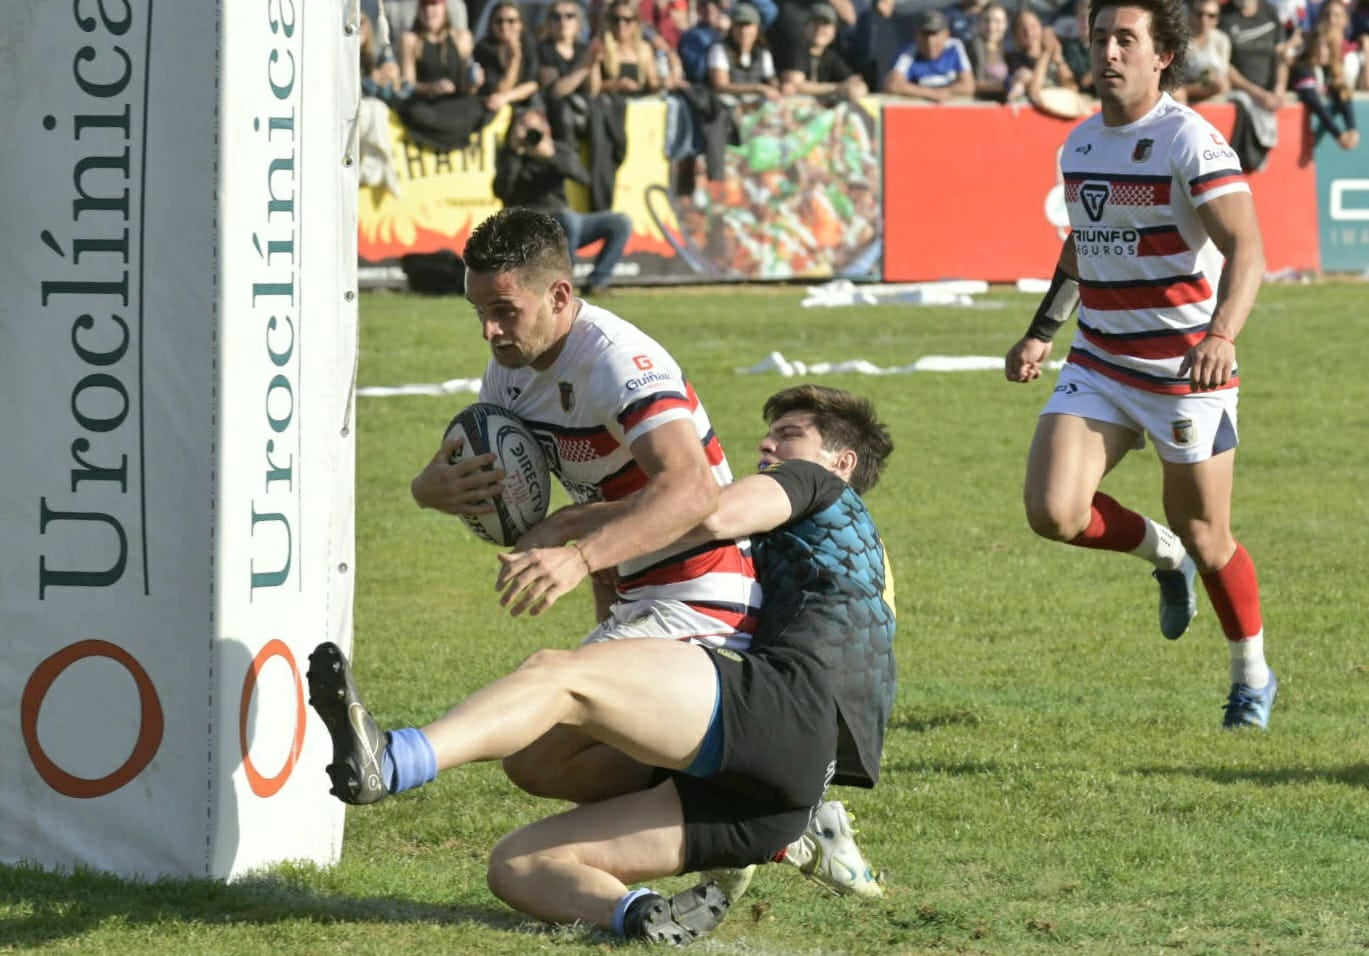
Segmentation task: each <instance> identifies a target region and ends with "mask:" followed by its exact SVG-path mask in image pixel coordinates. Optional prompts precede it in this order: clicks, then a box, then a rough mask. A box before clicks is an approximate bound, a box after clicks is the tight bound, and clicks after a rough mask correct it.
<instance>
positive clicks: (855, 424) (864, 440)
mask: <svg viewBox="0 0 1369 956" xmlns="http://www.w3.org/2000/svg"><path fill="white" fill-rule="evenodd" d="M791 412H810V413H812V415H813V426H814V427H815V428H817V430H818V434H819V435H821V436H822V447H823V448H824V449H825V450H827V451H829V452H833V453H840V452H843V451H847V450H848V449H849V450H850V451H853V452H855V453H856V467H855V470H854V471H852V472H851V487H852V488H854V489H856V491H857V492H859V493H860V494H862V495H863V494H865V493H866V492H867V491H869V490H870V489H871V488H873V487H874V486H875V483H876V482H878V481H879V476H880V473H881V472H883V471H884V460H885V459H886V458H888V457H889V455H890V453H891V452H892V451H893V450H894V441H893V439H892V438H890V437H889V429H888V428H886V427H884V423H883V422H881V421H880V420H879V418H878V417H876V415H875V405H874V403H873V402H871V401H870V400H869V399H866V398H861V397H860V396H859V395H855V394H852V393H851V392H848V391H845V390H844V389H840V388H828V387H826V386H824V385H795V386H794V387H793V388H786V389H784V390H783V391H781V392H776V393H775V394H774V395H771V396H770V397H769V398H768V399H766V400H765V409H764V411H763V412H762V414H763V416H764V417H765V421H766V424H768V425H773V424H774V423H775V420H776V419H778V418H783V417H784V416H785V415H788V414H790V413H791Z"/></svg>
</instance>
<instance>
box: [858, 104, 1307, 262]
mask: <svg viewBox="0 0 1369 956" xmlns="http://www.w3.org/2000/svg"><path fill="white" fill-rule="evenodd" d="M1199 112H1200V113H1202V114H1203V115H1204V116H1205V117H1206V118H1207V119H1208V120H1209V121H1211V122H1212V124H1213V125H1215V126H1216V127H1217V128H1218V129H1219V130H1221V131H1223V132H1224V133H1229V132H1230V130H1231V128H1232V126H1233V124H1234V122H1235V113H1234V108H1233V107H1231V106H1229V105H1222V106H1215V107H1210V108H1209V107H1202V108H1200V109H1199ZM883 118H884V130H885V133H884V158H885V167H884V169H885V173H884V182H885V209H884V211H885V215H884V222H885V227H884V236H885V249H884V278H885V280H886V281H890V282H916V281H925V280H934V279H983V280H986V281H989V282H1012V281H1015V280H1017V279H1020V278H1026V277H1038V278H1040V277H1046V276H1049V275H1050V274H1051V272H1052V270H1053V269H1054V267H1055V259H1056V256H1057V254H1058V253H1059V251H1060V242H1061V241H1063V239H1064V237H1065V235H1066V234H1067V233H1066V229H1067V225H1068V224H1067V221H1066V219H1065V209H1064V198H1063V187H1062V185H1061V182H1060V165H1059V151H1060V148H1061V146H1062V145H1063V144H1064V142H1065V137H1066V136H1067V135H1068V133H1069V131H1070V129H1071V124H1070V123H1067V122H1062V121H1060V120H1057V119H1051V118H1049V117H1046V116H1043V115H1041V114H1039V113H1037V112H1035V111H1034V110H1032V109H1030V108H1021V109H1019V108H1016V107H1004V106H998V105H990V104H985V105H966V106H930V107H927V106H919V105H915V104H889V105H887V106H886V107H885V109H884V117H883ZM1302 121H1303V119H1302V107H1300V106H1288V107H1285V108H1284V109H1283V110H1281V111H1280V113H1279V145H1278V146H1276V147H1275V148H1274V149H1273V150H1271V152H1270V154H1269V162H1268V164H1267V166H1266V167H1265V169H1264V170H1262V171H1261V172H1259V173H1256V174H1253V175H1252V176H1251V177H1250V186H1251V189H1252V190H1253V192H1254V195H1255V208H1256V211H1257V213H1258V214H1259V217H1260V224H1261V226H1262V227H1263V231H1264V243H1265V256H1266V259H1267V261H1268V267H1269V269H1270V271H1276V270H1280V269H1299V270H1302V269H1312V270H1315V269H1316V268H1317V262H1318V252H1317V196H1316V176H1315V172H1314V170H1313V168H1312V167H1311V166H1310V165H1309V166H1300V165H1299V164H1298V146H1299V143H1300V142H1301V139H1300V135H1301V124H1302Z"/></svg>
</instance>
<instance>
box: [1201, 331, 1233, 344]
mask: <svg viewBox="0 0 1369 956" xmlns="http://www.w3.org/2000/svg"><path fill="white" fill-rule="evenodd" d="M1207 337H1208V338H1210V339H1221V340H1222V341H1223V342H1230V343H1231V344H1232V345H1235V344H1236V340H1235V339H1233V338H1232V337H1231V336H1229V335H1223V334H1222V333H1220V332H1208V333H1207Z"/></svg>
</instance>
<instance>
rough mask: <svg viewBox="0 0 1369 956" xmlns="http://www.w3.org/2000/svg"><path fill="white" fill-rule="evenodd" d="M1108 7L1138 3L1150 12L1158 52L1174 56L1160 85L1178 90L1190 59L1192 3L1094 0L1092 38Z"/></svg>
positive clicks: (1154, 41) (1091, 16) (1159, 0)
mask: <svg viewBox="0 0 1369 956" xmlns="http://www.w3.org/2000/svg"><path fill="white" fill-rule="evenodd" d="M1106 7H1136V8H1137V9H1139V10H1145V11H1146V12H1147V13H1149V14H1150V39H1151V41H1152V42H1153V43H1154V44H1155V50H1156V52H1157V53H1172V54H1174V59H1172V60H1170V61H1169V66H1167V67H1165V68H1164V70H1163V71H1162V72H1161V73H1160V89H1161V90H1164V91H1165V92H1173V91H1174V90H1177V89H1178V88H1179V87H1180V86H1181V85H1182V84H1183V81H1184V66H1185V61H1186V60H1187V59H1188V40H1189V37H1190V36H1191V35H1192V32H1193V31H1192V30H1191V29H1190V28H1189V7H1188V4H1187V3H1185V2H1184V0H1092V3H1090V4H1089V35H1088V37H1085V39H1086V40H1087V41H1089V42H1090V43H1091V42H1092V38H1093V25H1094V23H1096V22H1097V20H1098V14H1099V13H1100V12H1101V11H1102V10H1103V9H1105V8H1106Z"/></svg>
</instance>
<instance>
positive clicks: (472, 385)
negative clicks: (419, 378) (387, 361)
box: [357, 378, 480, 398]
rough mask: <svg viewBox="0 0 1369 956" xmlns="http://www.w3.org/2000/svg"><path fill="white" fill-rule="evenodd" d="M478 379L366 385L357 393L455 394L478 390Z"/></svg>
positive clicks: (391, 394) (384, 394)
mask: <svg viewBox="0 0 1369 956" xmlns="http://www.w3.org/2000/svg"><path fill="white" fill-rule="evenodd" d="M479 391H480V379H478V378H453V379H448V380H447V381H445V382H441V383H439V384H437V385H367V386H366V387H364V388H359V389H357V394H358V395H362V396H365V397H369V398H388V397H390V396H393V395H455V394H457V393H458V392H479Z"/></svg>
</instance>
